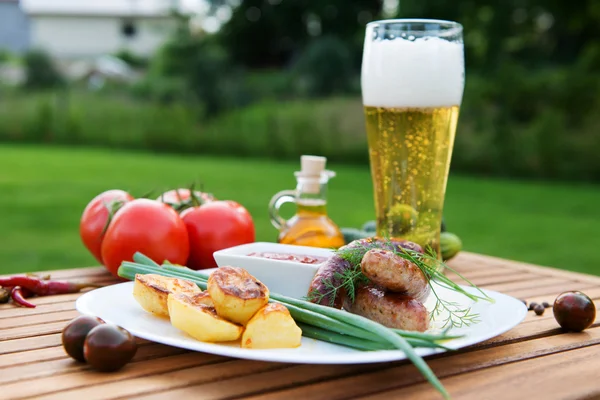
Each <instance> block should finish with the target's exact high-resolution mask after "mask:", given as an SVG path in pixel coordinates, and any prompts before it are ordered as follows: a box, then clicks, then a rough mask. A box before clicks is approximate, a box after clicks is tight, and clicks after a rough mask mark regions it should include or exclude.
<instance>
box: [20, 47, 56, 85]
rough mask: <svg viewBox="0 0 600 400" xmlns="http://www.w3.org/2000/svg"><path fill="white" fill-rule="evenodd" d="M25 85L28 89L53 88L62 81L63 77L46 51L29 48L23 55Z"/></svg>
mask: <svg viewBox="0 0 600 400" xmlns="http://www.w3.org/2000/svg"><path fill="white" fill-rule="evenodd" d="M24 64H25V87H27V88H30V89H48V88H54V87H57V86H59V85H61V84H62V83H64V78H63V76H62V74H61V73H60V71H59V70H58V68H57V67H56V65H54V62H53V61H52V58H51V57H50V55H49V54H48V53H46V52H45V51H42V50H31V51H29V52H28V53H27V54H25V57H24Z"/></svg>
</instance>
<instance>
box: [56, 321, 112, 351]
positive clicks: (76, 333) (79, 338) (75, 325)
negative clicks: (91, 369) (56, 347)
mask: <svg viewBox="0 0 600 400" xmlns="http://www.w3.org/2000/svg"><path fill="white" fill-rule="evenodd" d="M102 324H104V321H102V320H101V319H100V318H96V317H90V316H87V315H82V316H80V317H77V318H75V319H74V320H72V321H71V322H69V323H68V324H67V326H65V327H64V328H63V330H62V336H61V339H62V345H63V347H64V349H65V351H66V352H67V354H68V355H69V356H71V357H72V358H74V359H75V360H77V361H80V362H85V358H84V356H83V343H84V342H85V338H86V336H87V334H88V333H89V332H90V331H91V330H92V329H94V328H95V327H97V326H98V325H102Z"/></svg>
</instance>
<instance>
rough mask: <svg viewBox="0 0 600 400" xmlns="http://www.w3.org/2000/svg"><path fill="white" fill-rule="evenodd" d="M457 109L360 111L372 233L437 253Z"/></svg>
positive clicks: (376, 108)
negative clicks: (369, 183) (363, 119)
mask: <svg viewBox="0 0 600 400" xmlns="http://www.w3.org/2000/svg"><path fill="white" fill-rule="evenodd" d="M458 112H459V107H458V106H453V107H437V108H384V107H368V106H367V107H365V115H366V124H367V137H368V141H369V157H370V160H371V174H372V177H373V186H374V194H375V206H376V216H377V234H378V235H379V236H394V237H402V238H405V239H408V240H411V241H414V242H416V243H419V244H421V245H431V246H432V247H433V248H434V249H435V250H436V251H439V248H437V247H438V242H439V232H440V223H441V219H442V210H443V206H444V193H445V191H446V182H447V178H448V170H449V168H450V158H451V155H452V147H453V144H454V134H455V132H456V124H457V121H458Z"/></svg>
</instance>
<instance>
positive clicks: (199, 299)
mask: <svg viewBox="0 0 600 400" xmlns="http://www.w3.org/2000/svg"><path fill="white" fill-rule="evenodd" d="M189 297H191V298H192V300H193V301H194V303H196V304H203V305H205V306H208V307H211V308H215V303H214V301H212V299H211V298H210V294H208V292H201V293H198V294H195V295H192V296H189Z"/></svg>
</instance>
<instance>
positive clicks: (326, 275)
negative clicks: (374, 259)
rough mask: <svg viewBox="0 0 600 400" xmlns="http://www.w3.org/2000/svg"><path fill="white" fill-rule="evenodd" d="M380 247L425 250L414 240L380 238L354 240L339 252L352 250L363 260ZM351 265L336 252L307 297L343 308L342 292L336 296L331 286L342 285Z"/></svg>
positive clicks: (313, 300)
mask: <svg viewBox="0 0 600 400" xmlns="http://www.w3.org/2000/svg"><path fill="white" fill-rule="evenodd" d="M379 248H383V249H387V250H394V251H399V249H400V248H404V249H407V250H413V251H418V252H421V253H422V252H423V249H422V248H421V246H419V245H418V244H416V243H413V242H408V241H398V240H392V241H384V240H382V239H378V238H365V239H358V240H354V241H352V242H350V243H348V244H347V245H345V246H343V247H340V248H339V249H338V252H339V253H342V254H343V253H344V251H345V250H352V252H353V254H354V256H355V257H354V258H356V259H358V260H361V259H362V257H363V256H364V255H365V253H366V252H367V251H369V250H371V249H379ZM350 267H351V265H350V263H349V262H348V261H346V260H345V259H343V258H342V257H340V256H339V255H337V254H336V255H333V256H331V257H330V258H329V259H328V260H327V261H325V262H324V263H323V264H321V267H319V270H318V271H317V273H316V274H315V276H314V278H313V280H312V282H311V284H310V287H309V289H308V294H307V298H308V299H309V300H310V301H312V302H313V303H317V304H321V305H324V306H334V307H336V308H341V306H342V305H341V303H342V299H341V294H342V293H341V291H340V290H338V292H337V293H336V294H335V297H334V296H333V293H332V292H331V287H332V286H333V287H339V286H341V274H343V273H344V271H346V270H347V269H348V268H350ZM325 282H327V283H328V284H326V283H325Z"/></svg>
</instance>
